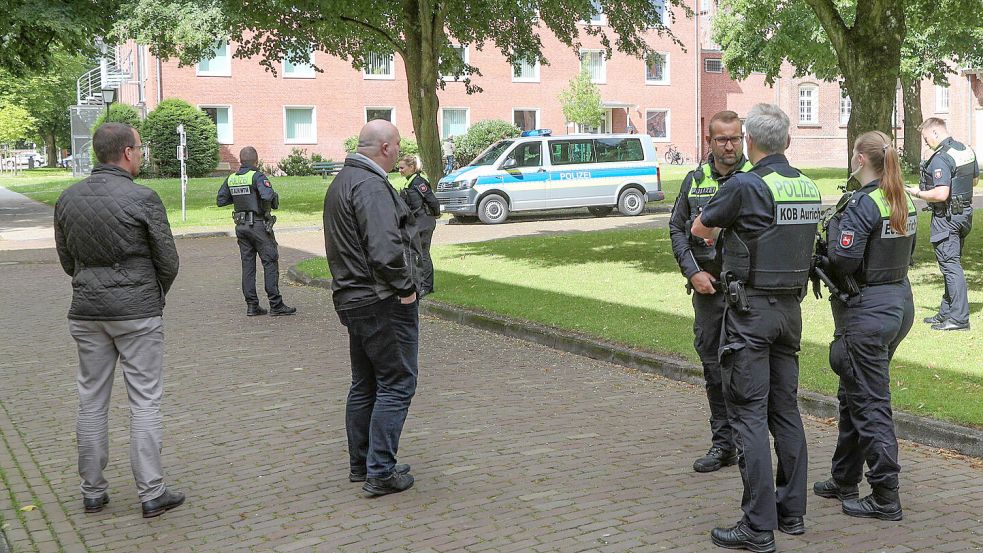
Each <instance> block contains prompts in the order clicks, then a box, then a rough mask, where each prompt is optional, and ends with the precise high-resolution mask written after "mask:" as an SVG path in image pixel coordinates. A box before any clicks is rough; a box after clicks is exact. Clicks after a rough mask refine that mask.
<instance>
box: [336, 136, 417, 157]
mask: <svg viewBox="0 0 983 553" xmlns="http://www.w3.org/2000/svg"><path fill="white" fill-rule="evenodd" d="M344 146H345V151H346V152H348V153H352V152H354V151H355V149H356V148H358V136H349V137H348V138H346V139H345V142H344ZM399 151H400V157H402V156H411V155H412V156H415V155H419V154H420V146H419V145H418V144H417V143H416V139H415V138H400V139H399Z"/></svg>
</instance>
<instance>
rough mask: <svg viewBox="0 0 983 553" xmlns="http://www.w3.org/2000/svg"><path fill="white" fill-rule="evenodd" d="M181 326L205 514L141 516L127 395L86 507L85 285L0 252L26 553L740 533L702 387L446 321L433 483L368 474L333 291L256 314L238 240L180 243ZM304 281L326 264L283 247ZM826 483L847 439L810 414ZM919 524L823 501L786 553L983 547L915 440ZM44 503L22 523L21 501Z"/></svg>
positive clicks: (432, 370)
mask: <svg viewBox="0 0 983 553" xmlns="http://www.w3.org/2000/svg"><path fill="white" fill-rule="evenodd" d="M179 250H180V253H181V262H182V267H181V274H180V276H179V278H178V281H177V282H176V284H175V288H174V290H173V292H172V294H171V296H170V298H169V305H168V307H167V313H166V324H167V326H166V336H167V354H166V365H167V383H166V393H165V398H164V412H165V431H166V433H165V442H164V443H165V449H164V459H165V466H166V473H167V478H168V483H169V484H171V485H173V486H175V487H176V488H177V489H180V490H183V491H185V492H187V494H188V502H187V504H186V505H185V506H183V507H181V508H179V509H177V510H174V511H171V512H169V513H167V514H165V515H164V516H162V517H159V518H157V519H152V520H149V521H147V520H144V519H142V518H140V513H139V504H138V502H137V499H136V493H135V489H134V485H133V483H132V477H131V475H130V469H129V463H128V460H127V452H128V446H127V441H128V430H127V428H128V426H127V418H128V417H127V409H126V401H125V398H124V397H123V394H124V393H125V392H124V391H123V388H122V387H121V385H120V384H121V383H120V382H119V377H117V387H116V393H115V395H114V398H113V408H112V416H111V421H110V440H111V460H110V467H109V469H108V478H109V480H110V483H111V490H110V493H111V495H112V502H111V503H110V504H109V505H108V507H107V509H106V510H105V511H104V512H102V513H100V514H97V515H85V514H84V513H83V512H82V506H81V498H80V495H79V492H78V477H77V475H76V471H75V440H74V420H75V414H74V411H75V407H76V396H75V390H74V382H73V373H74V367H75V363H76V358H75V349H74V344H73V342H72V340H71V338H70V337H69V335H68V332H67V322H66V320H65V312H66V310H67V305H68V299H69V292H70V290H69V288H70V287H69V280H68V277H66V276H65V275H64V274H62V272H61V269H60V267H59V266H58V264H57V261H56V259H55V257H54V252H53V251H52V250H21V251H6V252H0V282H3V286H2V287H0V306H2V307H0V309H2V311H0V336H3V339H2V340H0V437H2V441H0V469H2V471H3V480H4V482H3V488H5V489H6V491H4V489H2V488H0V513H2V516H3V518H4V519H5V520H6V524H7V526H8V528H7V535H8V537H9V538H10V540H11V541H12V543H13V545H14V547H15V551H32V550H39V551H57V550H59V549H62V550H64V551H81V550H85V549H88V550H91V551H113V552H126V551H149V550H157V551H168V552H173V551H270V550H274V551H342V552H381V551H415V552H423V551H475V552H477V551H489V552H492V551H494V552H511V551H516V552H527V551H530V552H545V551H563V552H576V551H605V552H606V551H617V552H623V551H636V552H640V551H691V552H702V551H712V550H715V549H714V548H713V547H712V546H711V545H710V543H709V541H708V537H707V533H708V532H709V530H710V529H711V528H712V527H713V526H714V525H716V524H719V523H728V522H733V521H735V520H737V518H738V517H739V501H740V480H739V477H738V473H737V470H736V468H734V467H730V468H727V469H725V470H723V471H721V472H718V473H712V474H708V475H698V474H696V473H694V472H693V471H692V470H691V468H690V464H691V463H692V460H693V458H694V457H695V456H697V455H698V454H701V453H702V452H703V451H705V449H706V446H707V436H706V434H707V428H706V423H705V422H704V420H705V418H706V416H707V413H706V408H705V406H704V403H705V399H704V398H703V393H702V391H701V390H700V389H699V388H697V387H693V386H688V385H684V384H679V383H675V382H670V381H666V380H662V379H659V378H655V377H651V376H647V375H643V374H638V373H635V372H633V371H629V370H626V369H623V368H621V367H618V366H615V365H609V364H605V363H601V362H597V361H593V360H589V359H585V358H581V357H577V356H574V355H569V354H563V353H559V352H556V351H553V350H550V349H547V348H544V347H540V346H536V345H532V344H528V343H524V342H520V341H516V340H511V339H505V338H502V337H499V336H496V335H492V334H487V333H484V332H478V331H474V330H471V329H469V328H464V327H460V326H457V325H454V324H451V323H447V322H444V321H439V320H430V319H428V320H424V322H423V329H422V334H423V338H422V347H421V350H422V353H421V378H420V387H419V391H418V395H417V397H416V400H415V401H414V404H413V407H412V409H411V411H410V416H409V419H408V420H407V424H406V432H405V433H404V435H403V442H402V448H401V452H402V454H401V456H400V461H402V462H408V463H411V464H412V465H413V467H414V468H413V473H414V475H415V476H416V478H417V484H416V487H414V488H413V489H412V490H410V491H408V492H405V493H402V494H398V495H394V496H387V497H383V498H377V499H367V498H365V497H363V495H362V493H361V491H360V489H359V487H358V485H355V484H350V483H349V482H348V481H347V454H346V452H345V433H344V416H343V411H344V401H345V395H346V391H347V383H348V380H349V374H348V360H347V342H346V338H345V334H344V331H343V328H342V327H340V325H339V324H338V322H337V319H336V317H335V315H334V314H333V312H332V310H331V307H330V305H331V303H330V298H329V296H328V294H327V293H326V292H325V291H323V290H319V289H313V288H303V287H297V286H289V285H285V286H284V288H285V290H284V295H285V298H286V300H287V302H288V303H290V304H291V305H297V306H298V307H299V308H300V310H301V314H300V315H298V316H296V317H288V318H281V319H272V318H268V317H262V318H254V319H247V318H246V317H245V316H244V313H243V311H244V305H243V302H242V300H241V298H240V297H239V291H238V269H237V259H238V256H237V250H236V246H235V243H234V240H232V239H228V238H225V239H218V238H216V239H199V240H181V241H179ZM281 253H282V257H283V267H284V268H285V267H286V266H288V265H289V264H291V263H294V262H296V261H298V260H299V259H301V258H303V257H306V256H307V255H308V254H304V253H302V252H298V251H296V250H288V249H285V250H283V251H282V252H281ZM806 432H807V435H808V438H809V444H810V456H811V460H812V463H811V465H810V467H811V474H810V476H811V479H813V480H818V479H822V478H824V477H825V476H826V473H827V471H828V468H829V456H830V454H831V447H832V444H833V440H834V438H835V429H834V428H833V427H831V426H830V425H828V424H825V423H822V422H818V421H807V424H806ZM901 451H902V464H903V466H904V472H903V473H902V485H903V488H902V493H903V499H904V502H905V520H904V521H903V522H901V523H887V522H879V521H870V522H866V521H858V520H855V519H850V518H848V517H846V516H844V515H842V514H841V513H840V512H839V509H838V504H836V503H835V502H833V501H830V500H824V499H819V498H815V497H810V500H809V513H808V516H807V520H806V522H807V525H808V532H807V533H806V534H805V535H804V536H800V537H791V536H785V535H784V534H779V536H778V538H777V539H778V544H779V550H780V551H803V552H822V551H835V552H838V553H846V552H852V551H889V552H893V553H900V552H910V551H925V552H928V551H932V552H936V551H973V550H980V549H983V526H981V524H980V518H981V515H980V513H981V512H983V479H981V478H980V477H981V470H980V466H979V465H978V464H977V463H975V462H974V461H973V460H969V459H960V458H949V457H946V456H942V455H939V454H938V453H936V452H934V451H931V450H928V449H926V448H920V447H916V446H912V445H910V444H905V445H904V446H903V447H902V450H901ZM15 503H16V504H17V505H27V504H30V505H35V506H36V507H37V509H36V510H33V511H29V512H23V513H20V515H21V516H22V517H23V522H22V521H21V520H20V519H19V518H18V514H17V513H16V511H15V510H14V504H15Z"/></svg>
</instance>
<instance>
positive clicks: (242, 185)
mask: <svg viewBox="0 0 983 553" xmlns="http://www.w3.org/2000/svg"><path fill="white" fill-rule="evenodd" d="M255 174H256V171H247V172H245V173H243V174H241V175H229V179H228V180H227V181H226V183H227V184H228V186H229V192H231V193H232V206H233V207H232V209H233V210H235V211H252V212H253V213H255V214H257V215H262V214H263V210H262V209H260V207H259V190H256V187H255V186H253V175H255Z"/></svg>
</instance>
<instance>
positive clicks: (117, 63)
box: [75, 48, 133, 106]
mask: <svg viewBox="0 0 983 553" xmlns="http://www.w3.org/2000/svg"><path fill="white" fill-rule="evenodd" d="M132 73H133V63H132V60H131V58H130V55H129V54H128V55H127V56H126V57H125V58H120V57H119V55H118V54H117V52H116V49H115V48H107V49H105V50H104V53H103V55H102V57H101V58H100V60H99V66H98V67H94V68H92V69H90V70H89V71H86V72H85V74H84V75H82V76H81V77H79V78H78V81H77V83H76V88H75V92H76V100H77V101H78V105H80V106H100V105H103V99H102V91H103V89H109V88H113V89H116V90H117V94H118V91H119V89H120V87H121V85H122V84H123V83H126V82H127V81H129V80H130V77H131V76H132ZM117 98H118V96H117Z"/></svg>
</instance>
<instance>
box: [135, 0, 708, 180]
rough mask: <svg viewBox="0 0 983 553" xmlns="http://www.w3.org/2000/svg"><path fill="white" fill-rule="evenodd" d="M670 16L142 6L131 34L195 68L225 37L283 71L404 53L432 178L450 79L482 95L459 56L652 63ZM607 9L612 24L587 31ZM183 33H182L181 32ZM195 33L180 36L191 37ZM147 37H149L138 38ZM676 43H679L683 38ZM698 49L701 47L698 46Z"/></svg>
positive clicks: (357, 1)
mask: <svg viewBox="0 0 983 553" xmlns="http://www.w3.org/2000/svg"><path fill="white" fill-rule="evenodd" d="M663 6H665V12H667V13H669V14H670V17H671V16H672V15H671V11H670V10H669V8H671V7H672V6H677V7H679V8H680V9H681V10H683V11H687V12H688V10H687V8H685V7H682V6H683V2H682V0H666V1H665V3H663V2H662V1H661V0H599V1H597V0H594V1H592V0H526V1H522V2H516V1H515V0H386V1H381V0H350V1H348V2H334V1H329V0H296V1H291V0H254V1H250V2H247V3H246V4H245V9H244V5H243V2H242V0H207V1H206V2H204V3H202V2H200V1H198V2H191V1H190V0H171V1H169V2H160V1H158V0H137V1H136V2H135V5H134V11H133V16H134V17H136V20H137V21H136V22H135V23H134V24H132V25H131V31H130V32H129V33H126V32H124V33H123V34H124V35H126V34H129V35H131V36H136V37H137V38H139V39H141V40H143V41H144V42H151V43H156V45H155V48H156V50H157V51H158V52H162V53H165V54H172V55H176V56H178V57H179V58H180V59H181V60H182V61H183V62H185V63H188V62H193V61H196V60H197V59H199V58H201V57H202V56H203V55H205V54H207V52H208V50H209V44H210V41H211V40H214V38H216V37H218V36H226V37H234V39H235V40H236V41H238V49H237V52H236V56H237V57H250V56H258V57H259V58H260V59H261V60H262V61H261V63H263V64H264V65H265V66H266V67H267V68H269V69H270V70H271V71H274V72H275V71H276V69H275V67H276V62H278V61H280V60H282V59H284V58H287V59H291V61H297V62H306V61H308V60H307V52H308V51H309V50H310V49H315V50H319V51H324V52H328V53H329V54H332V55H334V56H337V57H339V58H342V59H345V60H349V61H351V62H352V64H353V65H354V66H355V67H356V68H360V67H361V66H362V64H363V63H364V60H365V59H366V57H367V56H368V55H371V54H388V53H396V54H398V55H399V57H400V58H401V59H402V60H403V65H404V68H405V73H406V76H407V81H408V83H407V95H408V98H409V104H410V111H411V112H412V117H413V128H414V131H415V133H416V138H417V140H418V142H419V144H420V154H421V156H422V157H423V162H424V167H425V168H426V171H427V172H428V173H429V174H431V175H439V174H441V170H442V164H441V163H440V143H439V138H438V131H437V113H438V108H439V102H438V98H437V95H436V93H435V92H436V90H437V89H438V88H442V87H443V85H444V81H443V79H442V77H441V75H457V76H459V78H460V79H461V80H463V81H464V84H465V86H466V89H467V90H468V92H476V91H479V90H480V89H479V88H478V87H476V86H475V85H474V83H473V82H472V81H471V76H472V75H476V74H480V68H479V67H474V66H472V65H468V64H465V63H464V61H463V60H462V59H461V58H460V57H459V56H458V55H456V54H455V51H454V50H453V49H452V48H451V46H452V45H453V44H468V45H471V46H472V47H475V48H478V49H483V48H486V47H491V48H495V49H496V50H498V51H499V52H501V53H502V54H503V55H504V56H505V58H506V59H507V60H508V62H510V63H515V62H517V61H520V60H539V61H540V62H541V63H544V64H547V63H549V60H547V59H546V58H544V56H543V54H542V46H543V43H542V33H544V32H551V33H553V34H554V35H555V36H556V37H557V38H558V39H559V40H560V42H562V43H563V44H565V45H567V46H569V47H570V48H571V49H576V48H577V47H578V46H579V45H580V40H581V38H582V35H583V34H586V35H591V36H597V37H599V39H600V42H601V44H602V45H603V46H604V47H605V48H606V49H608V51H609V52H610V51H611V50H612V49H618V50H620V51H622V52H625V53H627V54H630V55H636V56H644V55H645V54H647V53H648V52H649V51H650V48H649V46H648V44H647V43H646V37H647V36H648V35H649V31H652V30H654V31H655V32H657V33H659V34H663V35H667V36H669V37H673V35H672V33H671V31H670V30H669V28H668V27H667V26H666V25H663V23H662V16H663V13H664V9H663ZM598 7H600V9H602V10H603V11H604V13H605V14H606V15H607V26H590V25H585V24H584V23H583V22H584V21H589V20H590V19H591V15H593V14H594V13H596V10H597V8H598ZM212 9H217V12H218V13H220V14H224V15H223V18H224V20H222V21H221V22H220V24H219V23H218V20H217V19H216V18H211V19H209V20H208V21H210V22H215V23H216V25H218V26H219V27H221V30H219V29H216V28H215V26H211V24H210V23H209V25H210V26H209V27H208V28H206V29H199V30H198V31H196V32H194V33H191V34H192V35H193V36H192V37H191V38H190V39H188V38H187V37H185V39H182V38H181V37H180V36H178V35H179V34H180V33H176V32H171V31H168V30H167V29H164V28H162V26H161V23H162V22H166V21H168V20H169V18H174V17H181V14H187V13H194V10H212ZM172 26H173V25H172ZM193 27H194V26H193V25H183V26H181V27H180V28H182V29H189V28H193ZM133 29H143V32H133ZM673 40H675V37H673ZM692 46H693V47H698V45H692Z"/></svg>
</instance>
